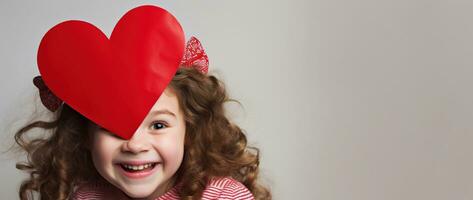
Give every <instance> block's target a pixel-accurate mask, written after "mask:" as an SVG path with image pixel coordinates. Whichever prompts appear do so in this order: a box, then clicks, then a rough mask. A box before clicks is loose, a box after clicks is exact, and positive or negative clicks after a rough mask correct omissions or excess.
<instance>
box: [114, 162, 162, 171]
mask: <svg viewBox="0 0 473 200" xmlns="http://www.w3.org/2000/svg"><path fill="white" fill-rule="evenodd" d="M157 164H158V163H157V162H154V163H146V164H141V165H130V164H126V163H120V164H119V165H120V167H121V168H122V169H123V170H125V171H127V172H142V171H150V170H152V169H153V168H154V167H156V165H157Z"/></svg>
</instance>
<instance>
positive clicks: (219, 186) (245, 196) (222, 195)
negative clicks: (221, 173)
mask: <svg viewBox="0 0 473 200" xmlns="http://www.w3.org/2000/svg"><path fill="white" fill-rule="evenodd" d="M202 199H219V200H220V199H241V200H251V199H254V197H253V194H252V193H251V192H250V190H248V188H246V187H245V185H243V184H242V183H240V182H239V181H237V180H235V179H233V178H232V177H216V178H212V179H211V180H210V182H209V184H208V185H207V187H206V188H205V190H204V193H203V194H202Z"/></svg>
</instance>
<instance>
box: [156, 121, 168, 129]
mask: <svg viewBox="0 0 473 200" xmlns="http://www.w3.org/2000/svg"><path fill="white" fill-rule="evenodd" d="M166 127H167V125H166V124H164V123H161V122H154V123H153V128H155V129H162V128H166Z"/></svg>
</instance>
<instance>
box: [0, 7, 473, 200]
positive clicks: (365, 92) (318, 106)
mask: <svg viewBox="0 0 473 200" xmlns="http://www.w3.org/2000/svg"><path fill="white" fill-rule="evenodd" d="M142 4H154V5H159V6H162V7H164V8H166V9H168V10H169V11H171V12H172V13H173V14H174V15H175V16H176V17H177V18H178V19H179V20H180V22H181V23H182V25H183V27H184V30H185V31H186V35H187V36H190V35H196V36H197V37H198V38H199V39H200V40H201V41H202V43H203V45H204V48H205V49H206V51H207V53H208V55H209V57H210V63H211V66H210V68H211V73H215V74H218V76H219V77H221V78H223V79H224V81H225V82H226V84H227V86H228V89H229V91H230V94H231V96H232V97H233V98H234V99H237V100H239V101H240V102H241V103H242V104H243V106H244V107H243V108H241V107H239V106H236V105H230V106H229V109H230V111H231V112H230V114H231V116H232V117H233V119H234V120H235V121H236V122H237V123H238V124H240V126H241V127H242V128H243V129H244V130H245V131H246V132H247V134H248V137H249V141H250V144H251V145H254V146H257V147H259V148H260V149H261V153H262V155H261V156H262V157H261V168H262V169H261V170H262V173H261V175H262V178H263V179H262V180H263V181H264V183H266V184H267V185H269V186H270V187H271V189H272V191H273V195H274V199H321V200H346V199H353V200H378V199H384V200H401V199H402V200H419V199H423V200H427V199H428V200H447V199H448V200H469V199H473V172H472V169H473V145H471V143H472V142H473V134H472V131H473V123H472V119H473V95H472V91H471V87H470V86H471V85H472V84H473V79H472V78H471V77H472V75H473V69H472V64H473V38H472V37H473V20H472V19H473V1H471V0H448V1H447V0H443V1H439V0H434V1H431V0H376V1H374V0H359V1H350V0H313V1H309V0H292V1H289V0H272V1H269V0H268V1H248V0H246V1H245V0H239V1H235V0H234V1H230V0H215V1H208V0H199V1H111V0H108V1H91V0H88V1H59V0H55V1H33V0H30V1H13V0H5V1H1V3H0V11H1V12H0V30H1V31H0V42H1V45H0V58H1V59H0V62H1V65H0V76H1V77H0V89H1V90H0V91H1V93H0V95H1V96H0V98H1V101H0V113H1V115H0V117H1V118H0V120H1V121H0V122H1V124H0V125H1V126H2V127H3V129H2V132H3V133H2V135H1V138H2V147H5V148H2V150H3V149H6V148H7V147H8V146H9V145H10V144H11V143H12V142H13V136H12V135H13V131H14V130H15V128H17V127H19V126H21V125H24V123H25V122H26V120H27V119H29V116H30V115H31V112H32V111H31V110H34V109H35V106H36V107H38V109H39V110H40V111H41V109H43V108H42V107H41V106H38V95H37V94H36V92H37V90H35V88H34V86H33V84H32V78H33V77H34V76H36V75H38V70H37V67H36V50H37V47H38V44H39V41H40V39H41V37H42V36H43V34H44V33H45V32H46V31H47V30H48V29H49V28H51V27H52V26H54V25H55V24H57V23H59V22H61V21H64V20H67V19H81V20H85V21H88V22H91V23H93V24H95V25H96V26H98V27H99V28H100V29H102V30H103V31H104V32H105V33H106V34H107V35H109V34H110V32H111V30H112V28H113V26H114V25H115V23H116V22H117V21H118V19H119V18H120V17H121V16H122V15H123V14H124V13H125V12H126V11H128V10H129V9H131V8H133V7H136V6H138V5H142ZM43 110H44V109H43ZM15 155H16V154H12V153H7V154H1V156H0V159H1V160H0V167H1V169H2V170H1V171H0V177H1V179H0V184H1V186H2V187H0V199H17V198H18V197H17V195H18V194H17V190H18V186H19V184H20V182H21V180H22V179H23V178H24V177H25V175H24V174H23V173H20V172H18V170H16V169H15V167H14V166H15V162H16V161H17V160H21V157H15Z"/></svg>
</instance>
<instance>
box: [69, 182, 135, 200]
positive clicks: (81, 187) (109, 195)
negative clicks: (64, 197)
mask: <svg viewBox="0 0 473 200" xmlns="http://www.w3.org/2000/svg"><path fill="white" fill-rule="evenodd" d="M70 199H71V200H104V199H117V200H127V199H129V198H127V196H126V195H125V194H123V192H122V191H121V190H119V189H118V188H116V187H114V186H113V185H111V184H109V183H108V182H103V181H93V182H84V183H81V184H78V185H77V186H76V187H75V188H74V191H73V193H72V197H71V198H70Z"/></svg>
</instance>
